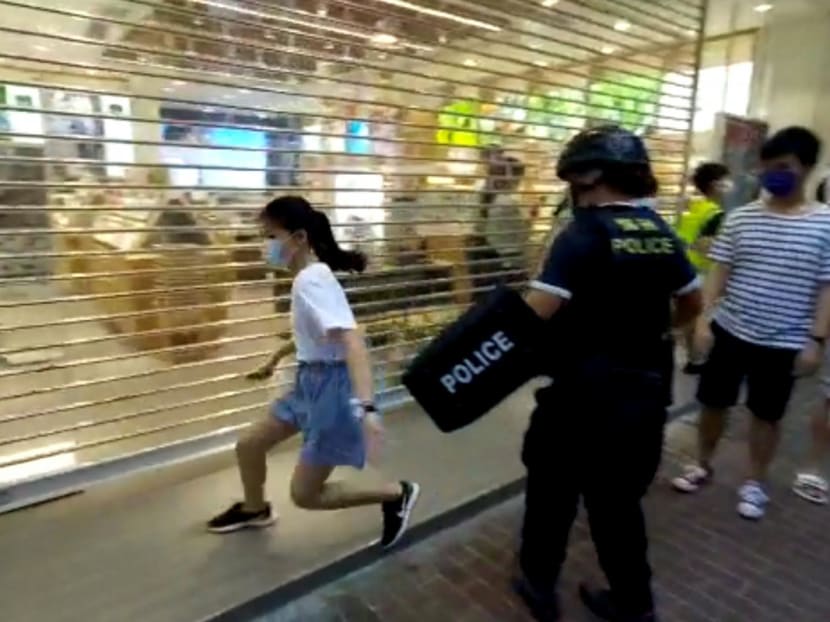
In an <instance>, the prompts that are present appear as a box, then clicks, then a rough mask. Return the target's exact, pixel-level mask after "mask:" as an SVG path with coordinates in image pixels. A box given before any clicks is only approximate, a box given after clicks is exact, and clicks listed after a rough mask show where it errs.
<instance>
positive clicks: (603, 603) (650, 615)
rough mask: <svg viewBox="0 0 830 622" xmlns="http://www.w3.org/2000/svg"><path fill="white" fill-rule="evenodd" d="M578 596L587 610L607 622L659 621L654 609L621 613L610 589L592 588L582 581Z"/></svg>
mask: <svg viewBox="0 0 830 622" xmlns="http://www.w3.org/2000/svg"><path fill="white" fill-rule="evenodd" d="M579 598H580V599H581V600H582V604H583V605H585V606H586V607H587V608H588V611H590V612H591V613H593V614H594V615H595V616H597V617H598V618H600V619H602V620H608V622H659V621H658V619H657V614H656V613H655V612H654V611H649V612H646V613H642V614H636V615H630V614H624V613H621V612H620V611H619V610H618V609H617V607H616V605H615V604H614V599H613V597H612V595H611V590H602V589H594V588H591V587H588V586H587V585H585V584H584V583H583V584H581V585H580V586H579Z"/></svg>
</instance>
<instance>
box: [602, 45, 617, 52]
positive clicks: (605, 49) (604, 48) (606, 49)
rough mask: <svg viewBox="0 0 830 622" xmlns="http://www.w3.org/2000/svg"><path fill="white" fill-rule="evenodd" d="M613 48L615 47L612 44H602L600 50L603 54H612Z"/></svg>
mask: <svg viewBox="0 0 830 622" xmlns="http://www.w3.org/2000/svg"><path fill="white" fill-rule="evenodd" d="M614 50H616V48H615V47H614V46H613V45H603V46H602V49H601V50H600V52H602V53H603V54H613V53H614Z"/></svg>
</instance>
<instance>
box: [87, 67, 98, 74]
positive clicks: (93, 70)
mask: <svg viewBox="0 0 830 622" xmlns="http://www.w3.org/2000/svg"><path fill="white" fill-rule="evenodd" d="M86 73H87V75H89V76H94V75H97V74H98V71H97V70H95V69H87V70H86Z"/></svg>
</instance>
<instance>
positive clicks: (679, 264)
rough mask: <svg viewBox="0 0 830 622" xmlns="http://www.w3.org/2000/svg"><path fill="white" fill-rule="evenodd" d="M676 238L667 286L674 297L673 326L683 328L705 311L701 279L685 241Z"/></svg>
mask: <svg viewBox="0 0 830 622" xmlns="http://www.w3.org/2000/svg"><path fill="white" fill-rule="evenodd" d="M673 238H674V253H673V255H672V257H671V261H670V263H669V266H668V273H667V278H668V283H667V286H668V288H669V291H670V292H671V295H672V298H673V303H674V304H673V307H672V318H671V323H672V328H682V327H684V326H686V325H687V324H689V323H691V322H693V321H694V320H695V318H697V317H698V316H699V315H700V313H701V311H703V296H702V294H701V291H700V288H701V281H700V277H699V276H698V275H697V272H696V271H695V269H694V267H693V266H692V264H691V263H690V262H689V258H688V256H687V255H686V250H685V248H684V245H683V242H681V241H680V239H679V238H677V236H673Z"/></svg>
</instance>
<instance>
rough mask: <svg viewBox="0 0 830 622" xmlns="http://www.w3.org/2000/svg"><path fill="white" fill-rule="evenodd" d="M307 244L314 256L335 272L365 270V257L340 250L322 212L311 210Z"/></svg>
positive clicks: (329, 224) (327, 220)
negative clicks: (312, 250)
mask: <svg viewBox="0 0 830 622" xmlns="http://www.w3.org/2000/svg"><path fill="white" fill-rule="evenodd" d="M307 233H308V242H309V244H310V245H311V248H312V249H314V254H315V255H317V258H318V259H319V260H320V261H322V262H323V263H325V264H328V266H329V268H331V269H332V270H333V271H335V272H339V271H342V272H363V271H364V270H365V269H366V263H367V262H366V255H364V254H363V253H361V252H358V251H347V250H344V249H342V248H340V245H338V244H337V240H335V239H334V232H333V231H332V230H331V223H330V222H329V218H328V216H326V215H325V214H324V213H323V212H320V211H317V210H312V214H311V223H310V227H309V230H308V231H307Z"/></svg>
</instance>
